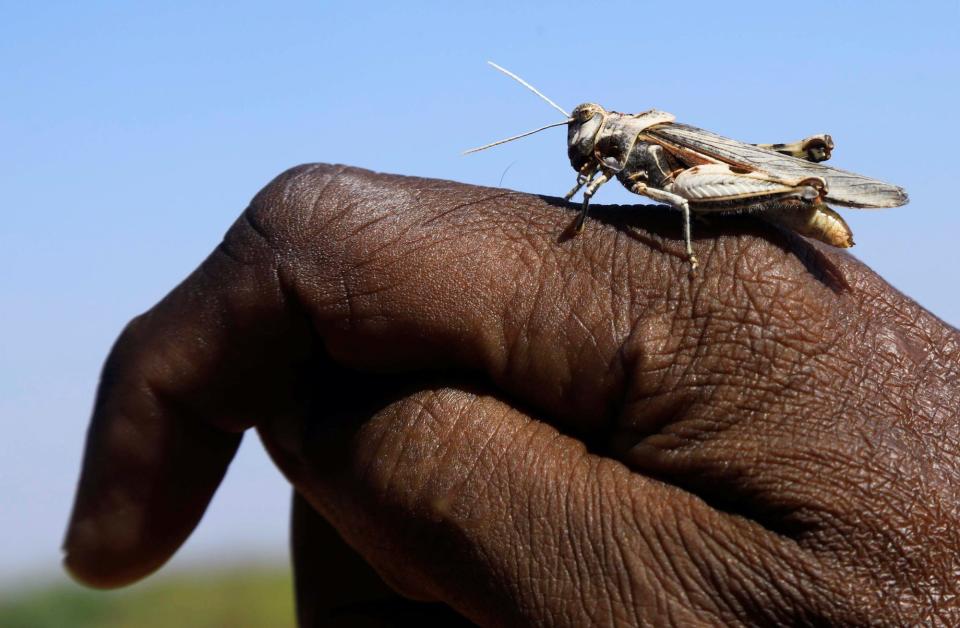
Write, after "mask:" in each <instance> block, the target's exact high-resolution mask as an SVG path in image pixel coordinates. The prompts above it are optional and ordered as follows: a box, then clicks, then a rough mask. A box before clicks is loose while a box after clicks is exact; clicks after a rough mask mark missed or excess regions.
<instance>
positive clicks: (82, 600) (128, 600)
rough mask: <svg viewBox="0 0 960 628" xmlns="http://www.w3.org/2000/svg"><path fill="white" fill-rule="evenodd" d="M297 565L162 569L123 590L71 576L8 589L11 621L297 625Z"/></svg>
mask: <svg viewBox="0 0 960 628" xmlns="http://www.w3.org/2000/svg"><path fill="white" fill-rule="evenodd" d="M293 625H295V621H294V609H293V592H292V584H291V580H290V575H289V570H287V569H280V568H264V567H243V568H232V569H231V570H229V571H217V572H209V573H199V572H187V573H182V574H178V575H171V576H161V577H157V578H153V579H150V580H147V581H146V582H145V583H143V584H140V585H136V586H134V587H130V588H129V589H124V590H120V591H93V590H89V589H84V588H83V587H80V586H78V585H74V584H71V583H63V584H57V585H52V586H49V587H46V588H37V589H31V590H28V591H23V592H20V593H15V594H7V595H4V594H2V593H0V626H3V627H4V628H48V627H49V628H63V627H64V626H70V627H72V628H93V627H96V628H121V627H122V628H130V627H132V626H136V627H137V628H161V627H162V628H169V627H170V626H174V627H176V628H214V627H216V628H222V627H225V626H230V627H231V628H233V627H236V628H245V627H251V628H253V627H256V628H261V627H263V626H280V627H282V626H293Z"/></svg>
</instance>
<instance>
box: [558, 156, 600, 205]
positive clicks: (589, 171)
mask: <svg viewBox="0 0 960 628" xmlns="http://www.w3.org/2000/svg"><path fill="white" fill-rule="evenodd" d="M596 174H597V163H596V162H593V163H588V164H585V165H584V166H583V168H581V169H580V172H579V173H578V174H577V184H576V185H575V186H573V189H572V190H570V191H569V192H567V193H566V194H564V195H563V200H565V201H569V200H570V199H571V198H573V195H574V194H576V193H577V192H579V191H580V188H582V187H583V186H584V185H586V184H587V183H590V182H591V181H592V180H593V177H595V176H596Z"/></svg>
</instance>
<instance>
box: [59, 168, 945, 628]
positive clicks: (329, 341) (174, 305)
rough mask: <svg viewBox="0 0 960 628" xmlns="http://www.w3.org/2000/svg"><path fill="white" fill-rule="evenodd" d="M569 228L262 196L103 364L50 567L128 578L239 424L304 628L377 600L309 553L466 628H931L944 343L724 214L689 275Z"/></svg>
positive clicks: (939, 601) (285, 186)
mask: <svg viewBox="0 0 960 628" xmlns="http://www.w3.org/2000/svg"><path fill="white" fill-rule="evenodd" d="M593 215H594V216H596V218H595V219H594V220H591V221H590V222H588V224H587V228H586V230H585V232H584V233H583V234H582V235H581V236H579V237H577V238H572V239H565V238H562V237H561V238H558V234H560V233H562V232H563V230H564V227H565V226H567V225H568V224H569V223H570V222H571V221H572V219H573V217H574V212H573V211H571V210H570V209H569V208H567V207H566V206H565V205H564V204H563V203H560V202H557V201H554V200H552V199H542V198H538V197H534V196H529V195H524V194H520V193H515V192H510V191H505V190H496V189H488V188H477V187H470V186H465V185H460V184H456V183H451V182H446V181H434V180H425V179H414V178H405V177H396V176H387V175H378V174H373V173H370V172H367V171H363V170H356V169H352V168H342V167H332V166H304V167H300V168H296V169H293V170H291V171H289V172H286V173H284V174H283V175H281V176H280V177H278V178H277V179H276V180H275V181H273V182H272V183H271V184H270V185H268V186H267V187H266V188H265V189H264V190H263V191H262V192H261V193H260V194H259V195H258V196H257V197H256V198H255V199H254V200H253V202H252V203H251V205H250V207H249V208H248V209H247V210H246V211H245V212H244V214H243V216H242V217H241V218H240V219H239V220H238V221H237V223H236V224H235V225H234V226H233V227H232V228H231V229H230V231H229V233H228V234H227V235H226V237H225V239H224V241H223V243H222V244H221V245H220V246H219V247H218V248H217V249H216V250H215V251H214V252H213V253H212V254H211V256H210V257H209V258H208V259H207V260H206V261H204V262H203V264H202V265H201V266H200V268H198V269H197V271H195V272H194V273H193V274H192V275H191V276H190V277H189V278H187V279H186V280H185V281H184V282H183V283H182V284H181V285H180V286H178V287H177V288H176V289H175V290H173V292H171V293H170V294H169V295H168V296H167V297H166V298H165V299H163V300H162V301H161V302H160V303H159V304H157V305H156V306H155V307H154V308H153V309H151V310H150V311H149V312H147V313H146V314H144V315H142V316H139V317H137V318H136V319H134V320H133V321H132V322H131V323H130V324H129V326H128V327H127V328H126V329H125V330H124V332H123V334H122V336H121V337H120V339H119V340H118V341H117V344H116V346H115V347H114V348H113V351H112V352H111V354H110V357H109V359H108V361H107V364H106V366H105V369H104V373H103V380H102V383H101V386H100V390H99V394H98V397H97V402H96V407H95V411H94V416H93V420H92V424H91V427H90V433H89V436H88V442H87V450H86V457H85V461H84V466H83V473H82V478H81V482H80V486H79V489H78V494H77V501H76V504H75V510H74V514H73V518H72V521H71V524H70V529H69V531H68V536H67V541H66V550H67V557H66V564H67V567H68V568H69V569H70V570H71V572H72V573H73V574H74V575H75V577H77V578H78V579H80V580H81V581H83V582H86V583H88V584H91V585H93V586H102V587H112V586H118V585H122V584H125V583H128V582H131V581H133V580H136V579H138V578H141V577H143V576H145V575H147V574H149V573H150V572H152V571H153V570H155V569H157V568H158V567H159V566H160V565H161V564H163V562H164V561H166V560H167V559H168V558H169V557H170V555H171V554H172V553H173V552H174V551H175V550H176V549H177V547H179V545H180V544H181V543H183V541H184V540H185V539H186V538H187V537H188V536H189V534H190V532H191V531H192V530H193V528H194V526H195V525H196V524H197V522H198V520H199V518H200V517H201V515H202V514H203V511H204V509H205V508H206V505H207V503H208V500H209V499H210V497H211V495H212V493H213V491H214V490H215V489H216V487H217V485H218V483H219V482H220V480H221V478H222V477H223V474H224V473H225V471H226V467H227V464H228V463H229V461H230V459H231V457H232V456H233V454H234V452H235V451H236V448H237V446H238V444H239V442H240V438H241V434H242V432H243V431H244V430H245V429H247V428H250V427H256V428H257V430H258V431H259V433H260V435H261V437H262V439H263V441H264V443H265V444H266V446H267V448H268V450H269V451H270V453H271V455H272V457H273V459H274V460H275V461H276V464H277V465H278V466H279V468H280V469H281V470H282V471H283V473H284V474H285V475H286V477H287V478H288V479H289V481H290V482H291V484H292V485H293V487H294V488H295V489H296V492H297V493H298V494H299V495H300V496H302V497H301V498H297V500H296V505H295V509H294V526H293V535H294V538H293V548H294V558H295V563H296V564H295V567H296V572H297V574H296V575H297V589H298V603H299V612H300V617H301V620H302V621H303V622H304V623H306V624H310V623H313V622H317V623H319V622H321V620H322V618H323V617H324V616H325V615H324V613H325V612H326V610H325V609H326V608H327V606H326V605H329V604H331V603H335V602H337V601H338V600H339V601H342V600H344V599H348V598H349V593H345V591H346V590H347V589H350V587H351V586H352V583H359V584H357V586H358V587H361V588H362V587H363V586H368V587H370V589H371V590H374V589H377V587H381V588H382V585H381V584H380V581H379V579H378V578H376V577H375V576H374V575H373V572H372V571H367V572H365V571H364V570H365V569H366V567H365V566H364V563H363V562H361V561H359V560H357V561H355V564H353V563H351V561H352V560H353V558H352V557H353V556H354V554H353V553H352V550H350V549H349V548H347V547H346V546H341V545H338V544H339V543H340V542H339V540H338V537H337V535H336V534H334V533H333V532H332V529H335V530H336V531H337V532H338V533H339V535H340V536H342V538H343V539H345V540H346V542H347V543H348V544H349V546H350V547H352V548H353V549H354V550H356V552H357V553H359V555H361V556H362V557H363V559H364V560H365V561H366V563H369V565H372V567H373V568H374V569H375V570H376V572H377V573H378V574H379V575H380V576H381V577H382V578H383V579H384V580H385V581H386V582H387V583H389V585H390V586H391V587H392V588H393V589H395V590H397V591H399V592H401V593H403V594H404V595H405V596H408V597H411V598H415V599H417V600H433V601H442V602H444V603H446V604H447V605H449V606H450V607H452V608H453V609H455V610H456V611H457V612H458V613H461V614H462V615H463V616H465V617H467V618H469V619H470V620H472V621H474V622H478V623H480V624H491V625H504V624H513V625H525V624H531V623H536V624H547V625H573V626H582V625H587V624H591V623H595V624H644V623H646V624H655V625H669V624H676V625H700V624H705V625H711V624H728V625H737V624H747V625H755V624H759V625H768V624H772V623H799V624H809V623H822V622H831V623H835V624H864V623H875V624H878V625H886V624H890V625H895V624H903V623H907V624H915V623H920V622H933V623H936V621H937V620H939V621H940V622H942V623H944V624H960V609H958V604H960V597H958V594H960V584H958V581H960V575H958V574H960V558H958V552H960V458H958V450H960V447H958V444H960V417H958V408H960V336H958V333H957V331H956V330H954V329H952V328H950V327H949V326H947V325H945V324H944V323H943V322H941V321H940V320H938V319H937V318H935V317H934V316H932V315H931V314H929V313H928V312H926V311H925V310H923V309H922V308H920V307H919V306H918V305H916V304H915V303H913V302H912V301H910V300H909V299H907V298H906V297H904V296H903V295H901V294H899V293H898V292H896V291H895V290H894V289H892V288H891V287H890V286H889V285H887V284H886V283H885V282H884V281H883V280H882V279H880V278H879V277H877V276H876V275H875V274H874V273H872V272H871V271H870V270H869V269H867V268H866V267H864V266H863V265H862V264H860V263H859V262H857V261H856V260H855V259H853V258H852V257H850V256H848V255H846V254H844V253H840V252H837V251H834V250H827V249H825V248H820V247H819V245H814V244H810V243H808V242H807V241H804V240H802V239H800V238H797V237H794V236H791V235H789V234H785V233H783V232H780V231H777V230H776V229H774V228H771V227H767V226H765V225H764V224H763V223H761V222H759V221H757V220H755V219H751V218H736V217H729V218H723V219H716V220H713V221H711V223H710V224H709V225H701V226H699V227H698V229H697V234H698V239H697V240H696V242H695V247H696V252H697V255H698V257H699V258H700V260H701V264H702V266H701V268H700V269H699V270H698V271H697V273H696V274H693V275H691V274H690V272H689V268H688V265H687V263H686V260H685V256H684V254H683V243H682V239H681V238H680V229H679V228H680V218H679V215H678V214H675V213H672V212H669V211H664V210H662V209H657V208H640V209H638V208H597V209H596V210H595V213H594V214H593ZM251 507H255V504H251ZM277 516H285V513H277ZM326 522H329V525H331V526H332V529H331V528H328V527H327V526H328V524H327V523H326ZM353 568H355V572H351V571H350V570H351V569H353ZM351 573H353V575H351ZM338 587H339V588H338ZM341 594H342V596H341ZM344 596H346V597H344ZM237 603H238V605H239V604H242V601H238V602H237ZM431 608H434V607H431ZM441 614H442V612H441Z"/></svg>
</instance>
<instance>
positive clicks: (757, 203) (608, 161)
mask: <svg viewBox="0 0 960 628" xmlns="http://www.w3.org/2000/svg"><path fill="white" fill-rule="evenodd" d="M488 63H489V64H490V65H491V66H493V67H494V68H495V69H497V70H499V71H500V72H503V73H504V74H506V75H507V76H509V77H510V78H512V79H514V80H516V81H518V82H519V83H520V84H521V85H523V86H524V87H526V88H527V89H530V90H531V91H533V92H534V93H535V94H537V96H539V97H540V98H542V99H544V100H545V101H546V102H547V103H549V104H550V105H551V106H552V107H554V108H555V109H557V110H558V111H559V112H560V113H562V114H563V116H564V118H565V119H564V120H563V121H561V122H555V123H553V124H548V125H546V126H543V127H540V128H538V129H534V130H533V131H528V132H526V133H521V134H519V135H514V136H512V137H508V138H506V139H503V140H498V141H496V142H492V143H490V144H486V145H485V146H480V147H478V148H473V149H471V150H468V151H466V152H465V153H464V154H468V153H475V152H477V151H481V150H486V149H488V148H491V147H493V146H498V145H500V144H504V143H506V142H512V141H514V140H517V139H520V138H522V137H526V136H528V135H532V134H534V133H539V132H540V131H543V130H544V129H549V128H552V127H556V126H562V125H566V126H567V156H568V157H569V158H570V165H571V166H573V169H574V170H576V171H577V182H576V185H574V186H573V189H571V190H570V191H569V192H567V194H566V195H564V200H567V201H569V200H570V199H572V198H573V196H574V195H575V194H576V193H577V192H578V191H580V189H581V188H585V189H584V192H583V203H582V205H581V208H580V213H579V214H578V216H577V220H576V222H575V223H574V233H579V232H580V231H581V230H582V229H583V224H584V221H585V220H586V218H587V212H588V209H589V206H590V199H591V198H593V195H594V194H596V192H597V190H598V189H599V188H600V186H602V185H603V184H604V183H607V182H608V181H610V180H611V179H613V178H614V177H616V179H617V180H618V181H619V182H620V183H621V184H622V185H623V186H624V187H625V188H627V189H628V190H629V191H631V192H633V193H634V194H640V195H643V196H646V197H648V198H651V199H653V200H655V201H660V202H662V203H666V204H668V205H670V206H671V207H673V208H675V209H677V210H679V211H680V212H682V213H683V238H684V242H685V244H686V254H687V259H688V260H689V262H690V265H691V268H692V269H696V268H697V258H696V256H695V255H694V254H693V244H692V241H691V237H690V215H691V214H692V213H693V214H707V213H744V212H756V213H758V214H759V215H760V216H762V217H763V218H765V219H766V220H768V221H770V222H773V223H775V224H779V225H781V226H783V227H786V228H788V229H792V230H793V231H796V232H797V233H800V234H801V235H804V236H807V237H810V238H814V239H816V240H820V241H821V242H825V243H827V244H830V245H832V246H836V247H840V248H847V247H851V246H853V233H852V232H851V231H850V227H848V226H847V223H846V222H844V220H843V218H841V217H840V215H839V214H837V212H835V211H833V210H832V209H831V208H830V207H828V206H827V202H829V203H831V204H833V205H839V206H843V207H898V206H900V205H904V204H906V203H907V202H908V198H907V193H906V192H905V191H904V190H903V189H902V188H900V187H897V186H895V185H890V184H889V183H883V182H882V181H877V180H876V179H871V178H869V177H865V176H863V175H859V174H856V173H853V172H847V171H845V170H840V169H838V168H831V167H829V166H824V165H821V164H820V163H819V162H822V161H826V160H827V159H829V158H830V154H831V151H832V150H833V139H832V138H831V137H830V136H829V135H827V134H820V135H814V136H811V137H808V138H806V139H803V140H800V141H797V142H791V143H782V144H747V143H744V142H739V141H737V140H732V139H729V138H726V137H723V136H721V135H717V134H716V133H712V132H710V131H705V130H704V129H698V128H697V127H693V126H688V125H686V124H679V123H677V122H676V118H675V116H674V115H673V114H670V113H667V112H665V111H658V110H656V109H650V110H649V111H644V112H643V113H635V114H628V113H619V112H617V111H607V110H606V109H604V108H603V107H601V106H600V105H597V104H594V103H584V104H582V105H578V106H577V107H576V108H575V109H574V110H573V112H572V113H567V112H566V111H564V110H563V109H562V108H561V107H560V106H559V105H557V104H556V103H555V102H553V101H552V100H550V99H549V98H547V97H546V96H544V95H543V94H542V93H540V91H539V90H537V89H536V88H535V87H533V86H532V85H530V84H529V83H527V82H526V81H524V80H523V79H522V78H520V77H519V76H517V75H516V74H514V73H513V72H510V71H509V70H506V69H504V68H502V67H500V66H499V65H497V64H495V63H493V62H488Z"/></svg>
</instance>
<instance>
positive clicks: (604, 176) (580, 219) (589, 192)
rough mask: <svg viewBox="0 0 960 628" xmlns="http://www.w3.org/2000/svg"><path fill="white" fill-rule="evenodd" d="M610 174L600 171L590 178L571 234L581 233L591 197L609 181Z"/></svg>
mask: <svg viewBox="0 0 960 628" xmlns="http://www.w3.org/2000/svg"><path fill="white" fill-rule="evenodd" d="M611 174H613V173H612V172H608V171H606V170H602V171H600V175H599V176H597V177H595V178H591V180H590V184H589V185H587V189H586V190H584V192H583V207H581V208H580V215H579V216H577V222H576V223H574V225H573V232H574V233H575V234H576V233H580V232H581V231H583V223H584V222H586V220H587V212H588V211H589V209H590V199H591V198H593V195H594V194H596V192H597V190H598V189H599V188H600V186H601V185H603V184H604V183H606V182H607V181H609V180H610V175H611Z"/></svg>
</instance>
